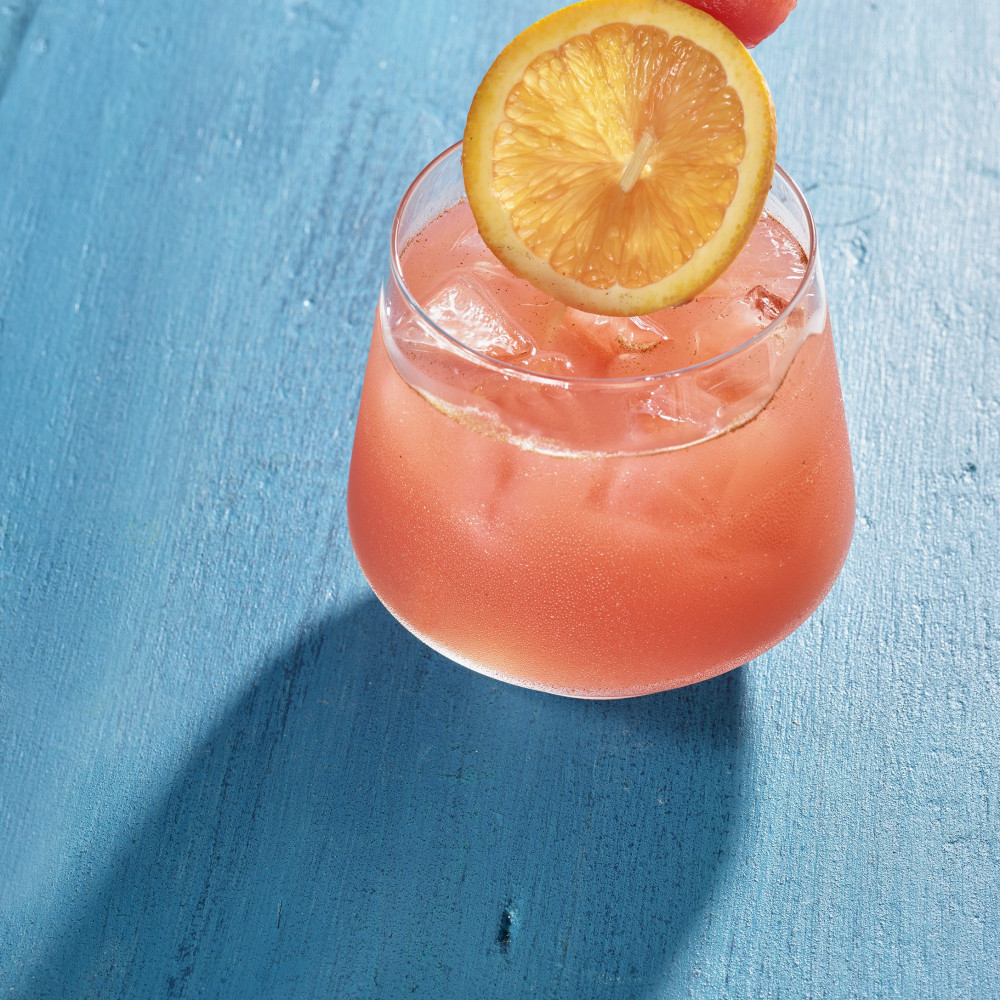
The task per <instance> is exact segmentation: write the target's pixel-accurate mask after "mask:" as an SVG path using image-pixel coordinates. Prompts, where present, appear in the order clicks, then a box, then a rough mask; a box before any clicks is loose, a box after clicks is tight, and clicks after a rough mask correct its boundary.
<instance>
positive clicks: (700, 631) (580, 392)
mask: <svg viewBox="0 0 1000 1000" xmlns="http://www.w3.org/2000/svg"><path fill="white" fill-rule="evenodd" d="M726 6H727V5H724V4H722V3H719V2H716V3H710V2H709V0H703V2H702V3H699V4H698V5H697V7H696V6H692V5H689V4H686V3H683V2H681V0H584V2H583V3H578V4H574V5H572V6H569V7H566V8H562V9H560V10H558V11H556V12H555V13H553V14H551V15H549V16H548V17H546V18H543V19H542V20H541V21H539V22H537V23H536V24H534V25H531V26H529V27H527V28H526V29H525V30H524V31H523V32H522V33H521V34H519V35H518V36H517V37H516V38H514V39H513V41H511V42H510V44H509V45H508V46H507V47H506V48H505V49H504V50H503V51H502V52H501V53H500V54H499V56H498V57H497V59H496V61H495V62H494V64H493V66H492V67H491V68H490V70H489V71H488V72H487V74H486V76H485V78H484V79H483V82H482V84H481V85H480V87H479V89H478V90H477V92H476V94H475V97H474V99H473V102H472V105H471V108H470V110H469V114H468V119H467V124H466V128H465V133H464V136H463V139H462V141H461V142H459V143H457V144H456V145H455V146H453V147H452V148H451V149H448V150H446V151H445V152H443V153H442V154H441V155H440V156H439V157H438V158H437V159H435V160H434V161H433V162H432V163H431V164H430V165H429V166H428V167H426V168H425V170H424V171H423V172H422V173H421V174H420V175H419V176H418V177H417V179H416V180H415V181H414V182H413V184H412V185H411V187H410V189H409V190H408V191H407V192H406V194H405V196H404V198H403V200H402V202H401V204H400V206H399V209H398V211H397V214H396V218H395V222H394V225H393V229H392V233H391V237H390V247H389V265H388V269H387V273H386V275H385V277H384V282H383V287H382V293H381V296H380V299H379V302H378V307H377V310H376V316H375V327H374V332H373V337H372V343H371V350H370V354H369V360H368V368H367V371H366V374H365V381H364V388H363V392H362V399H361V404H360V410H359V415H358V423H357V430H356V434H355V441H354V450H353V454H352V460H351V471H350V480H349V486H348V519H349V525H350V531H351V538H352V542H353V545H354V549H355V553H356V555H357V558H358V560H359V562H360V565H361V567H362V569H363V571H364V573H365V575H366V577H367V579H368V581H369V583H370V584H371V586H372V588H373V590H374V591H375V593H376V594H377V595H378V597H379V598H380V600H381V601H382V602H383V603H384V604H385V606H386V607H387V608H388V609H389V610H390V611H391V612H392V614H393V615H395V617H396V618H397V619H398V620H399V621H400V622H401V623H402V624H403V625H404V626H405V627H406V628H408V629H409V630H410V631H412V632H413V633H414V634H415V635H416V636H418V637H419V638H420V639H422V640H423V641H424V642H426V643H427V644H428V645H430V646H431V647H433V648H434V649H436V650H438V651H440V652H441V653H443V654H444V655H446V656H448V657H450V658H451V659H452V660H454V661H456V662H458V663H461V664H464V665H466V666H468V667H471V668H472V669H474V670H477V671H480V672H482V673H485V674H488V675H490V676H492V677H496V678H500V679H503V680H505V681H508V682H511V683H514V684H518V685H522V686H526V687H531V688H535V689H540V690H544V691H550V692H554V693H558V694H563V695H570V696H576V697H586V698H620V697H628V696H635V695H642V694H648V693H652V692H655V691H662V690H665V689H668V688H672V687H678V686H681V685H685V684H691V683H694V682H696V681H700V680H703V679H706V678H709V677H712V676H715V675H717V674H719V673H721V672H723V671H726V670H729V669H732V668H733V667H736V666H739V665H740V664H743V663H745V662H747V661H748V660H751V659H753V658H754V657H755V656H758V655H759V654H760V653H762V652H764V651H765V650H767V649H768V648H770V647H771V646H773V645H774V644H776V643H777V642H779V641H780V640H782V639H783V638H785V637H786V636H787V635H788V634H789V633H791V632H792V631H793V630H794V629H795V628H797V627H798V626H799V625H800V624H801V623H802V622H803V621H804V620H805V619H806V618H807V617H808V616H809V615H810V614H811V613H812V611H813V610H815V608H816V607H817V606H818V605H819V603H820V602H821V601H822V599H823V598H824V596H825V595H826V594H827V592H828V591H829V589H830V587H831V586H832V585H833V582H834V581H835V579H836V577H837V575H838V573H839V572H840V569H841V566H842V565H843V562H844V559H845V557H846V554H847V550H848V546H849V544H850V539H851V533H852V526H853V520H854V482H853V472H852V467H851V457H850V451H849V446H848V440H847V430H846V424H845V419H844V409H843V402H842V399H841V391H840V383H839V378H838V373H837V364H836V358H835V354H834V345H833V339H832V334H831V330H830V323H829V312H828V308H827V300H826V294H825V289H824V285H823V279H822V274H821V269H820V262H819V250H818V247H817V239H816V231H815V227H814V225H813V221H812V218H811V215H810V212H809V208H808V206H807V204H806V202H805V200H804V198H803V196H802V194H801V192H800V191H799V189H798V188H797V187H796V185H795V183H794V181H793V180H792V179H791V178H790V177H789V176H788V175H787V174H786V173H785V172H784V171H783V170H782V169H781V168H780V167H778V166H776V164H775V148H776V141H777V126H776V122H775V114H774V107H773V104H772V101H771V97H770V93H769V91H768V87H767V84H766V82H765V80H764V78H763V76H762V75H761V73H760V70H759V69H758V68H757V66H756V64H755V62H754V60H753V58H752V56H751V55H750V54H749V52H748V50H747V48H746V46H745V45H744V41H746V42H747V43H748V44H755V43H756V42H757V41H759V40H760V38H761V37H763V36H764V34H766V33H767V32H768V31H769V30H773V28H774V27H776V26H777V24H779V23H780V21H781V20H782V19H783V17H784V15H785V14H787V13H788V10H789V9H790V8H791V7H792V6H793V4H790V3H787V2H785V3H781V4H778V5H775V6H774V16H773V17H772V23H771V24H770V26H767V25H757V26H756V27H757V28H758V29H760V30H751V28H752V27H753V26H748V25H747V24H745V23H743V22H739V21H737V22H734V23H731V27H733V28H735V29H736V31H737V32H738V33H739V35H740V37H737V35H736V34H734V33H733V31H731V30H730V28H729V27H727V26H726V24H724V23H722V20H718V19H717V18H716V16H718V17H721V18H723V20H725V16H724V15H725V10H724V8H725V7H726ZM699 7H704V8H706V10H701V9H698V8H699ZM728 7H729V8H730V9H731V10H736V5H735V4H730V5H728ZM706 11H708V12H706ZM713 13H714V14H715V15H716V16H713ZM761 31H763V34H761V33H760V32H761ZM741 38H743V39H744V41H741Z"/></svg>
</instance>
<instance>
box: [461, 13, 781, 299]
mask: <svg viewBox="0 0 1000 1000" xmlns="http://www.w3.org/2000/svg"><path fill="white" fill-rule="evenodd" d="M775 143H776V131H775V121H774V106H773V104H772V103H771V95H770V92H769V91H768V88H767V84H766V83H765V81H764V78H763V76H762V75H761V73H760V70H759V69H758V68H757V66H756V64H755V63H754V61H753V59H752V58H751V56H750V54H749V53H748V52H747V50H746V48H745V47H744V46H743V44H742V43H741V42H740V41H739V39H738V38H736V36H735V35H733V34H732V32H730V31H729V29H728V28H726V27H724V26H723V25H722V24H721V23H720V22H718V21H716V20H715V19H714V18H713V17H711V16H709V15H708V14H705V13H703V12H702V11H700V10H696V9H695V8H693V7H689V6H688V5H687V4H685V3H682V2H681V0H584V2H582V3H577V4H574V5H573V6H570V7H565V8H563V9H562V10H558V11H556V12H555V13H554V14H550V15H549V16H548V17H546V18H543V19H542V20H541V21H538V22H537V23H536V24H533V25H532V26H531V27H530V28H528V29H527V30H525V31H524V32H522V33H521V34H520V35H518V36H517V38H515V39H514V40H513V41H512V42H511V43H510V44H509V45H508V46H507V47H506V48H505V49H504V50H503V52H501V53H500V55H499V56H498V57H497V59H496V61H495V62H494V63H493V66H492V67H491V68H490V70H489V72H488V73H487V74H486V77H485V78H484V79H483V82H482V83H481V84H480V86H479V89H478V90H477V91H476V96H475V98H474V99H473V102H472V107H471V109H470V111H469V117H468V121H467V123H466V127H465V136H464V145H463V151H462V166H463V173H464V177H465V188H466V193H467V195H468V199H469V206H470V208H471V209H472V213H473V215H474V216H475V219H476V224H477V225H478V227H479V232H480V234H481V236H482V238H483V240H484V241H485V243H486V245H487V246H488V247H489V248H490V249H491V250H492V251H493V253H494V254H496V256H497V257H498V258H499V259H500V260H501V261H502V262H503V263H504V264H505V265H506V266H507V267H508V268H509V269H510V270H511V271H513V272H514V273H515V274H517V275H519V276H520V277H522V278H526V279H527V280H528V281H530V282H531V283H532V284H534V285H535V286H536V287H538V288H540V289H542V290H543V291H545V292H547V293H548V294H550V295H552V296H553V297H554V298H557V299H560V300H561V301H563V302H565V303H567V304H568V305H571V306H575V307H576V308H578V309H583V310H586V311H589V312H598V313H607V314H610V315H637V314H641V313H648V312H654V311H655V310H657V309H661V308H663V307H665V306H669V305H677V304H679V303H681V302H686V301H688V300H689V299H691V298H693V297H694V296H695V295H696V294H697V293H698V292H699V291H701V290H702V289H703V288H705V287H706V286H708V285H709V284H711V282H712V281H713V280H714V279H715V278H716V277H718V276H719V275H720V274H721V273H722V272H723V271H724V270H725V269H726V267H727V266H728V264H729V263H730V261H732V260H733V258H734V257H735V256H736V255H737V254H738V253H739V251H740V249H741V248H742V247H743V245H744V244H745V243H746V241H747V240H748V239H749V237H750V233H751V231H752V230H753V227H754V224H755V223H756V221H757V219H758V218H759V217H760V214H761V211H762V209H763V207H764V200H765V199H766V197H767V193H768V190H769V188H770V185H771V177H772V174H773V172H774V151H775Z"/></svg>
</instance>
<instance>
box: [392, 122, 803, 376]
mask: <svg viewBox="0 0 1000 1000" xmlns="http://www.w3.org/2000/svg"><path fill="white" fill-rule="evenodd" d="M461 146H462V141H461V140H459V141H458V142H456V143H453V144H452V145H451V146H449V147H448V148H447V149H445V150H444V151H443V152H441V153H439V154H438V155H437V156H435V157H434V159H433V160H431V161H430V162H429V163H428V164H427V165H426V166H425V167H424V168H423V170H421V171H420V173H418V174H417V176H416V177H415V178H414V179H413V181H412V182H411V183H410V186H409V187H408V188H407V189H406V191H405V193H404V194H403V197H402V198H401V199H400V202H399V205H398V207H397V208H396V214H395V216H394V217H393V220H392V230H391V232H390V237H389V242H390V248H389V249H390V252H389V265H390V273H391V277H392V279H393V281H394V282H395V283H396V285H397V286H398V287H399V289H400V291H401V292H402V293H403V297H404V298H405V299H406V301H407V303H408V304H409V305H410V306H411V308H412V309H413V310H414V311H415V312H416V313H417V315H418V316H419V317H420V319H421V321H422V322H424V323H426V324H427V325H428V326H429V327H430V328H431V329H432V330H434V331H435V332H436V333H438V334H440V335H441V336H442V337H444V338H445V339H446V340H447V341H448V342H449V343H450V344H452V345H453V346H454V347H456V348H458V350H459V351H460V352H461V353H462V354H465V355H467V356H469V358H470V359H471V360H473V361H474V362H475V363H476V364H480V365H484V366H486V367H488V368H492V369H494V370H495V371H498V372H500V373H501V374H504V375H513V376H516V377H518V378H522V379H525V380H527V381H531V382H540V383H542V384H545V385H561V386H569V385H579V386H608V387H615V386H636V385H642V384H644V383H650V382H656V381H659V380H662V379H667V378H676V377H679V376H682V375H687V374H690V373H692V372H698V371H703V370H705V369H707V368H710V367H711V366H712V365H716V364H719V363H720V362H723V361H725V360H727V359H729V358H733V357H735V356H736V355H738V354H741V353H742V352H744V351H746V350H749V349H750V348H752V347H753V346H754V345H756V344H759V343H760V342H761V341H762V340H765V339H766V338H767V337H769V336H770V335H771V334H772V333H774V331H775V330H776V329H777V328H778V327H780V326H782V325H783V324H784V323H785V321H786V320H787V319H788V318H789V316H791V314H792V313H793V312H794V311H795V309H796V308H797V307H798V305H799V303H800V302H801V301H802V299H803V298H804V297H805V295H806V292H807V290H808V288H809V286H810V284H811V283H812V280H813V278H814V276H815V274H816V267H817V261H818V258H819V255H818V253H817V252H816V251H817V246H818V240H817V234H816V223H815V221H814V220H813V216H812V212H811V211H810V209H809V204H808V202H807V201H806V198H805V195H804V194H803V193H802V190H801V188H800V187H799V186H798V184H796V183H795V181H794V180H792V178H791V177H790V176H789V175H788V173H787V172H786V171H785V170H784V168H783V167H781V166H780V165H779V164H777V163H775V165H774V173H775V174H776V175H777V176H779V177H780V178H781V179H782V181H784V183H785V184H786V185H788V188H789V190H790V192H791V194H792V196H793V198H794V200H795V202H796V204H797V205H798V206H799V208H800V209H801V210H802V214H803V216H804V218H805V223H806V235H807V238H808V243H809V246H808V249H807V250H806V256H807V261H806V268H805V271H804V272H803V273H802V278H801V279H800V281H799V285H798V287H797V288H796V289H795V294H794V295H792V297H791V298H790V299H789V300H788V302H787V304H786V305H785V307H784V309H782V310H781V312H779V313H778V315H777V316H775V317H774V319H773V320H771V322H770V323H768V325H767V326H765V327H764V328H763V329H762V330H758V331H757V333H755V334H754V335H753V336H752V337H750V338H749V339H747V340H744V341H742V342H741V343H739V344H737V345H736V346H735V347H732V348H730V349H729V350H728V351H725V352H724V353H723V354H716V355H715V356H714V357H711V358H706V359H705V360H704V361H698V362H696V363H694V364H691V365H685V366H684V367H683V368H671V369H667V370H666V371H662V372H651V373H649V374H646V375H631V376H628V377H626V378H592V377H584V376H579V375H548V374H546V373H544V372H536V371H532V370H531V369H530V368H525V367H523V366H522V365H518V364H514V363H513V362H511V361H502V360H501V359H499V358H494V357H491V356H490V355H489V354H485V353H483V352H482V351H479V350H476V348H474V347H470V346H469V345H468V344H465V343H463V342H462V341H461V340H459V339H458V338H457V337H456V336H455V335H454V334H452V333H449V332H448V331H447V330H446V329H445V328H444V327H442V326H441V325H440V324H438V323H437V322H436V321H435V320H433V319H432V318H431V317H430V316H429V315H428V314H427V312H426V310H425V309H424V307H423V306H422V305H421V304H420V303H419V302H418V301H417V299H416V298H415V296H414V295H413V293H412V292H411V291H410V288H409V286H408V285H407V284H406V279H405V277H404V276H403V264H402V260H401V256H400V255H401V251H402V250H403V249H404V248H403V247H400V246H399V225H400V220H401V219H402V216H403V210H404V208H405V207H406V205H407V203H408V202H409V201H410V199H411V198H412V197H413V196H414V194H415V193H416V191H417V188H418V187H419V186H420V184H421V182H422V181H423V180H424V178H425V177H427V175H428V174H430V172H431V171H432V170H434V169H435V168H436V167H438V166H439V165H440V164H441V163H442V162H443V161H444V160H446V159H447V158H448V157H449V156H452V155H453V154H455V153H456V152H457V151H458V150H459V149H460V148H461ZM771 183H772V188H773V186H774V182H773V180H772V182H771ZM462 189H463V194H464V190H465V186H464V183H463V186H462ZM768 195H769V196H770V191H769V192H768ZM456 204H457V203H456ZM449 207H450V206H449Z"/></svg>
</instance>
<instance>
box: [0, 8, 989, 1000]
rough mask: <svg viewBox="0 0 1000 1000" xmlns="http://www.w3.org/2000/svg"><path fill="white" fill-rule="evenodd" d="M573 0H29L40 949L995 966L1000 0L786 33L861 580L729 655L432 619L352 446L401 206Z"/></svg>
mask: <svg viewBox="0 0 1000 1000" xmlns="http://www.w3.org/2000/svg"><path fill="white" fill-rule="evenodd" d="M551 6H552V5H551V4H546V3H543V2H541V0H511V2H508V3H506V4H502V5H497V4H494V3H489V2H487V0H464V2H462V3H459V2H457V0H427V2H424V0H419V2H418V0H395V2H392V3H388V4H369V5H366V4H362V3H360V2H359V0H285V2H284V3H282V2H280V0H269V2H264V0H215V2H212V3H204V4H176V3H168V2H167V0H144V2H143V3H141V4H137V3H126V2H124V0H60V2H56V0H6V2H5V5H4V6H3V7H2V8H0V995H3V996H10V997H17V998H22V997H23V998H49V997H52V998H56V997H59V998H78V997H79V998H83V997H88V998H98V997H99V998H133V997H189V996H208V997H218V998H234V1000H235V998H245V997H250V996H266V997H295V998H299V997H338V998H353V997H359V998H361V997H364V998H368V997H399V996H407V995H414V996H426V997H435V998H441V997H456V998H477V997H489V996H497V995H506V996H514V997H519V996H539V997H562V996H572V997H583V998H589V997H594V998H597V997H601V998H604V997H615V998H618V997H622V998H630V1000H631V998H635V1000H651V998H673V997H706V998H708V997H711V998H744V997H767V998H777V997H788V998H803V997H907V998H909V997H928V998H932V997H933V998H939V997H948V998H955V997H976V998H981V997H992V996H998V995H1000V957H998V955H1000V931H998V916H1000V912H998V911H1000V888H998V887H1000V833H998V809H1000V740H998V736H997V719H998V718H1000V642H998V636H997V624H996V623H997V614H998V604H1000V600H998V598H1000V571H998V560H997V547H998V541H1000V530H998V529H1000V513H998V497H1000V474H998V456H1000V441H998V427H1000V333H998V331H1000V325H998V323H997V319H996V303H997V301H998V298H1000V277H998V270H1000V268H998V247H1000V142H998V140H997V136H998V135H1000V110H998V109H1000V60H998V54H997V53H998V51H1000V8H998V7H997V5H995V4H969V3H964V2H962V0H951V2H945V0H939V2H931V0H900V2H898V3H893V4H887V3H880V2H871V3H860V2H859V3H857V4H843V3H841V2H840V0H801V3H800V5H799V9H798V10H796V11H795V12H794V13H793V14H792V15H791V17H790V18H789V20H788V22H787V23H786V25H785V26H784V27H783V28H782V29H781V30H780V31H779V33H778V34H777V35H776V36H775V37H774V38H772V39H770V40H769V41H767V42H766V43H765V44H764V45H762V46H761V47H760V48H759V49H758V50H757V56H758V59H759V61H760V63H761V65H762V67H763V69H764V71H765V74H766V75H767V77H768V79H769V81H770V83H771V85H772V89H773V91H774V95H775V103H776V106H777V110H778V121H779V131H780V136H781V138H780V144H779V158H780V160H781V162H782V163H783V164H784V165H785V166H786V167H787V168H789V169H790V171H791V172H792V173H793V175H794V176H795V177H796V178H797V179H798V180H799V181H800V182H801V183H802V184H803V186H804V187H805V188H806V190H807V192H808V194H809V197H810V199H811V201H812V203H813V206H814V208H815V212H816V215H817V217H818V221H819V224H820V235H821V241H822V242H821V247H822V252H823V255H824V259H825V272H826V278H827V285H828V291H829V294H830V299H831V308H832V313H833V322H834V328H835V335H836V337H837V340H838V349H839V354H840V359H841V371H842V376H843V382H844V393H845V400H846V405H847V411H848V420H849V426H850V431H851V436H852V445H853V448H854V454H855V460H856V466H857V475H858V511H859V513H858V522H857V528H856V534H855V540H854V546H853V549H852V552H851V556H850V557H849V560H848V564H847V567H846V569H845V571H844V574H843V576H842V577H841V580H840V582H839V583H838V585H837V586H836V588H835V589H834V591H833V593H832V594H831V596H830V598H829V599H828V600H827V602H826V603H825V604H824V605H823V607H822V608H821V609H820V611H819V612H817V614H816V615H814V617H813V618H812V619H811V620H810V621H809V622H808V623H807V624H806V625H805V626H804V627H803V628H802V629H801V630H800V631H799V632H797V633H796V634H795V635H794V636H793V637H792V638H791V639H789V640H788V641H787V642H786V643H784V644H783V645H782V646H780V647H779V648H777V649H775V650H773V651H772V652H770V653H768V654H767V655H765V656H763V657H762V658H760V659H759V660H757V661H755V662H754V663H752V664H750V665H748V666H746V667H743V668H741V669H740V670H738V671H736V672H735V673H733V674H731V675H729V676H726V677H723V678H720V679H718V680H715V681H712V682H709V683H706V684H702V685H699V686H697V687H695V688H691V689H688V690H683V691H677V692H673V693H668V694H664V695H660V696H655V697H650V698H645V699H639V700H637V701H631V702H618V703H595V704H588V703H581V702H573V701H568V700H562V699H558V698H554V697H551V696H547V695H541V694H535V693H531V692H526V691H521V690H518V689H514V688H509V687H505V686H503V685H500V684H497V683H495V682H492V681H489V680H486V679H484V678H481V677H478V676H476V675H474V674H472V673H469V672H467V671H464V670H463V669H462V668H459V667H456V666H454V665H452V664H450V663H448V662H447V661H445V660H443V659H442V658H440V657H439V656H437V655H436V654H433V653H431V652H429V651H428V650H427V649H425V648H423V647H422V646H421V645H420V644H419V643H417V642H416V641H415V640H413V639H412V638H410V637H409V636H408V635H407V634H406V633H404V632H403V631H402V630H401V629H400V628H399V627H398V626H397V625H396V624H395V623H394V622H393V621H392V620H391V619H390V617H389V616H388V614H387V613H386V612H384V611H383V610H382V609H381V607H380V606H379V605H378V604H377V602H376V601H375V600H374V599H373V598H372V597H371V595H370V591H369V590H368V589H367V587H366V585H365V583H364V580H363V578H362V577H361V575H360V572H359V570H358V569H357V566H356V564H355V562H354V560H353V556H352V554H351V551H350V546H349V542H348V538H347V533H346V524H345V516H344V491H345V480H346V472H347V463H348V458H349V452H350V442H351V434H352V429H353V419H354V413H355V409H356V404H357V399H358V394H359V389H360V382H361V377H362V372H363V364H364V358H365V355H366V351H367V341H368V337H369V333H370V327H371V321H372V316H373V309H374V304H375V298H376V294H377V290H378V282H379V279H380V274H381V271H382V266H383V262H384V258H385V254H386V245H387V234H388V228H389V224H390V221H391V218H392V215H393V212H394V209H395V205H396V203H397V201H398V199H399V197H400V195H401V194H402V192H403V190H404V189H405V187H406V185H407V183H408V181H409V180H410V179H411V178H412V176H413V175H414V174H415V173H416V171H417V170H418V169H419V168H420V167H421V166H422V165H423V164H424V163H425V162H426V161H427V160H428V159H430V158H431V156H433V155H434V154H435V153H437V152H438V151H440V150H441V149H443V148H444V147H445V146H446V145H448V144H450V143H451V142H452V141H453V140H454V139H456V138H457V137H458V136H459V135H460V134H461V130H462V126H463V122H464V115H465V111H466V109H467V107H468V103H469V100H470V99H471V96H472V93H473V91H474V89H475V85H476V83H477V82H478V80H479V78H480V77H481V75H482V73H483V72H484V71H485V69H486V68H487V66H488V65H489V62H490V61H491V59H492V57H493V56H494V55H495V53H496V52H497V51H498V50H499V49H500V47H502V45H503V44H504V43H505V42H506V41H507V40H508V39H509V38H510V37H511V36H512V35H513V34H514V33H515V32H516V31H517V30H519V29H520V28H522V27H523V26H525V25H526V24H527V23H529V22H530V21H531V20H533V19H535V18H536V17H538V16H540V15H541V14H543V13H545V12H547V10H549V9H551Z"/></svg>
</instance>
